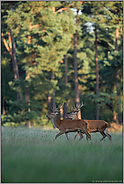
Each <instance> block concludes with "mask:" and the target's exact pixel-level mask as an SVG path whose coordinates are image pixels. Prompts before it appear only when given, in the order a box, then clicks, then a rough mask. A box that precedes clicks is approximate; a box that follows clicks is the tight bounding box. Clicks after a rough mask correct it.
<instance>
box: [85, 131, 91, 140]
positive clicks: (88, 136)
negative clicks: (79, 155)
mask: <svg viewBox="0 0 124 184" xmlns="http://www.w3.org/2000/svg"><path fill="white" fill-rule="evenodd" d="M84 133H85V134H86V138H87V140H88V138H89V139H90V140H91V135H90V134H89V133H88V132H87V131H85V132H84Z"/></svg>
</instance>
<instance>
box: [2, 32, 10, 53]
mask: <svg viewBox="0 0 124 184" xmlns="http://www.w3.org/2000/svg"><path fill="white" fill-rule="evenodd" d="M1 36H2V37H3V43H4V45H5V47H6V49H7V51H8V52H10V48H9V46H8V45H7V42H6V39H5V38H4V35H3V33H1Z"/></svg>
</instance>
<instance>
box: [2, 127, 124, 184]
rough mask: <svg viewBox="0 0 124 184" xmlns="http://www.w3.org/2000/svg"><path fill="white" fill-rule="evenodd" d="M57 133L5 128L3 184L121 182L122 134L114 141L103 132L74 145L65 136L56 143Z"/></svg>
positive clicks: (3, 135) (3, 133)
mask: <svg viewBox="0 0 124 184" xmlns="http://www.w3.org/2000/svg"><path fill="white" fill-rule="evenodd" d="M58 132H59V131H58V130H41V129H37V128H31V129H28V128H24V127H18V128H12V127H2V130H1V142H2V144H1V167H2V169H1V181H2V183H3V182H4V183H7V182H11V183H14V182H16V183H21V182H25V183H26V182H28V183H31V182H32V183H36V182H40V183H47V182H48V183H56V182H57V183H61V182H62V183H68V182H69V183H78V182H79V183H83V182H89V183H91V182H107V183H108V182H116V183H118V182H122V181H123V164H122V163H123V153H122V151H123V149H122V133H113V134H111V135H112V142H110V141H109V139H108V138H105V139H104V140H103V141H102V142H99V140H100V139H101V137H102V136H101V135H100V133H94V134H91V136H92V141H86V137H85V136H84V138H83V139H82V140H81V141H78V139H79V137H78V139H76V141H75V142H74V141H73V139H74V136H75V133H70V134H69V138H70V141H68V140H67V139H66V136H65V135H62V136H60V137H58V138H57V139H56V140H55V141H53V139H54V137H55V135H56V134H57V133H58Z"/></svg>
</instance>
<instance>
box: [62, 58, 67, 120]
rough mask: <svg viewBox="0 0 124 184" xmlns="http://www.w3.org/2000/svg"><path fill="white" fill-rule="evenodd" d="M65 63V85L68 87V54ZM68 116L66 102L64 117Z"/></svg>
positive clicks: (65, 104)
mask: <svg viewBox="0 0 124 184" xmlns="http://www.w3.org/2000/svg"><path fill="white" fill-rule="evenodd" d="M64 64H65V86H66V87H67V84H68V63H67V55H64ZM65 100H67V95H66V96H65ZM66 116H67V103H64V110H63V118H64V119H66V118H65V117H66Z"/></svg>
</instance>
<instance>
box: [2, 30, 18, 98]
mask: <svg viewBox="0 0 124 184" xmlns="http://www.w3.org/2000/svg"><path fill="white" fill-rule="evenodd" d="M1 35H2V37H3V43H4V45H5V47H6V49H7V51H8V52H9V54H10V56H11V60H12V67H13V73H14V79H18V80H20V79H19V71H18V64H17V59H16V46H15V42H14V39H13V36H12V32H11V30H10V32H8V40H9V46H8V44H7V42H6V40H5V38H4V35H3V33H1ZM16 98H17V100H19V99H20V100H22V90H21V86H20V85H19V91H16Z"/></svg>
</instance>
